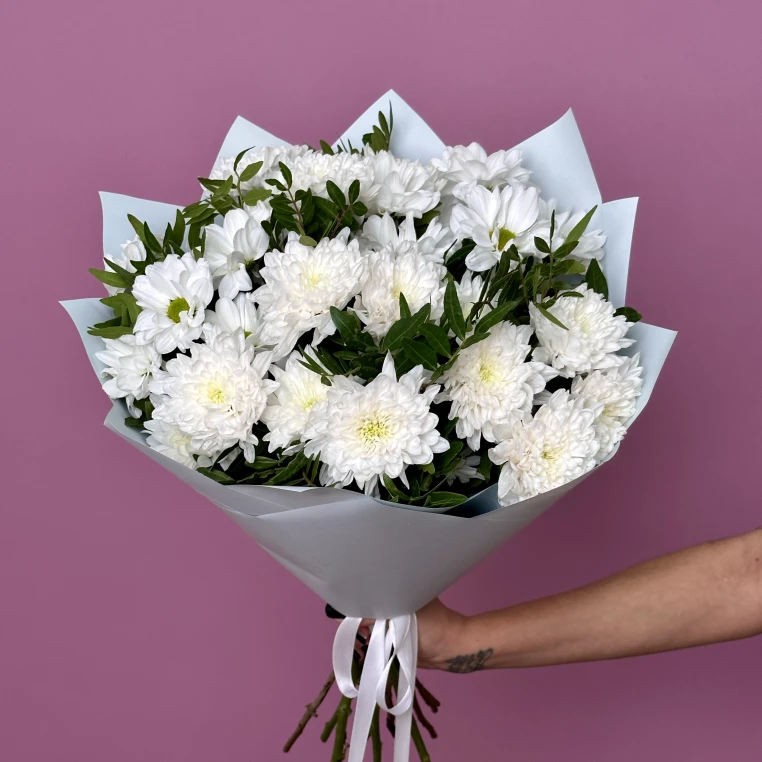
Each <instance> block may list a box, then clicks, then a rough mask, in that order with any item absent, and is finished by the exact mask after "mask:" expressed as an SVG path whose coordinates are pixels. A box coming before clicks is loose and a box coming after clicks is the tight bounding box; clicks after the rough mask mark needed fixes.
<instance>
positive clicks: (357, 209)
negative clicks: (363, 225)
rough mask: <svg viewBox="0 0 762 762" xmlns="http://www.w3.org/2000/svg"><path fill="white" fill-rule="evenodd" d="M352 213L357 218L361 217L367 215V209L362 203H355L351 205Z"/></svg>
mask: <svg viewBox="0 0 762 762" xmlns="http://www.w3.org/2000/svg"><path fill="white" fill-rule="evenodd" d="M352 211H353V212H354V213H355V214H356V215H357V216H358V217H363V216H364V215H366V214H367V213H368V207H367V206H365V204H363V202H362V201H355V203H354V204H353V205H352Z"/></svg>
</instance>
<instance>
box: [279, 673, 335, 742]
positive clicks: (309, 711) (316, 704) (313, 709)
mask: <svg viewBox="0 0 762 762" xmlns="http://www.w3.org/2000/svg"><path fill="white" fill-rule="evenodd" d="M335 680H336V677H335V676H334V674H333V672H331V675H330V677H329V678H328V679H327V680H326V681H325V683H324V684H323V687H322V688H321V689H320V693H318V695H317V698H316V699H315V700H314V701H312V702H311V703H309V704H307V708H306V710H305V712H304V714H303V715H302V719H301V720H299V724H298V725H297V726H296V730H294V732H293V733H292V734H291V737H290V738H289V739H288V741H286V743H285V744H284V746H283V751H284V752H286V753H288V752H289V751H290V750H291V747H292V746H293V745H294V744H295V743H296V739H297V738H299V736H300V735H301V734H302V733H303V732H304V729H305V728H306V727H307V723H308V722H309V721H310V720H311V719H312V718H313V717H317V710H318V709H319V708H320V705H321V704H322V703H323V701H325V697H326V696H327V695H328V691H330V690H331V686H332V685H333V684H334V682H335Z"/></svg>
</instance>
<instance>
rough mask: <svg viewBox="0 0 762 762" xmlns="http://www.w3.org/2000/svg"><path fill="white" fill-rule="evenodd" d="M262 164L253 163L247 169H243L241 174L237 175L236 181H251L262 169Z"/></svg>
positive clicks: (259, 162)
mask: <svg viewBox="0 0 762 762" xmlns="http://www.w3.org/2000/svg"><path fill="white" fill-rule="evenodd" d="M263 163H264V162H261V161H255V162H253V163H252V164H249V165H248V166H247V167H245V168H244V170H243V171H242V172H241V174H240V175H238V179H239V180H240V181H241V182H242V183H245V182H248V181H249V180H252V179H253V178H255V177H256V176H257V175H258V174H259V170H260V169H262V165H263Z"/></svg>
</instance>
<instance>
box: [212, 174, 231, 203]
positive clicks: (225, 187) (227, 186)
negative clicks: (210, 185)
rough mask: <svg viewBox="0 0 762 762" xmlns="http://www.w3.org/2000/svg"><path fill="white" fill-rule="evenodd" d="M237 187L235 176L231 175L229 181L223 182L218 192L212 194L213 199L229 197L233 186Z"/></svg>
mask: <svg viewBox="0 0 762 762" xmlns="http://www.w3.org/2000/svg"><path fill="white" fill-rule="evenodd" d="M234 185H235V178H234V177H233V175H230V177H228V178H227V180H223V181H222V185H220V186H219V187H218V188H217V190H215V191H214V193H212V198H213V199H217V198H223V197H224V196H227V195H228V194H229V193H230V191H231V190H233V186H234Z"/></svg>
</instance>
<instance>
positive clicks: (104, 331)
mask: <svg viewBox="0 0 762 762" xmlns="http://www.w3.org/2000/svg"><path fill="white" fill-rule="evenodd" d="M87 332H88V333H89V334H90V335H91V336H100V337H101V338H103V339H118V338H119V337H120V336H124V335H125V334H128V333H132V328H131V327H130V326H124V325H114V326H110V327H108V328H95V327H93V328H89V329H88V331H87Z"/></svg>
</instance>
